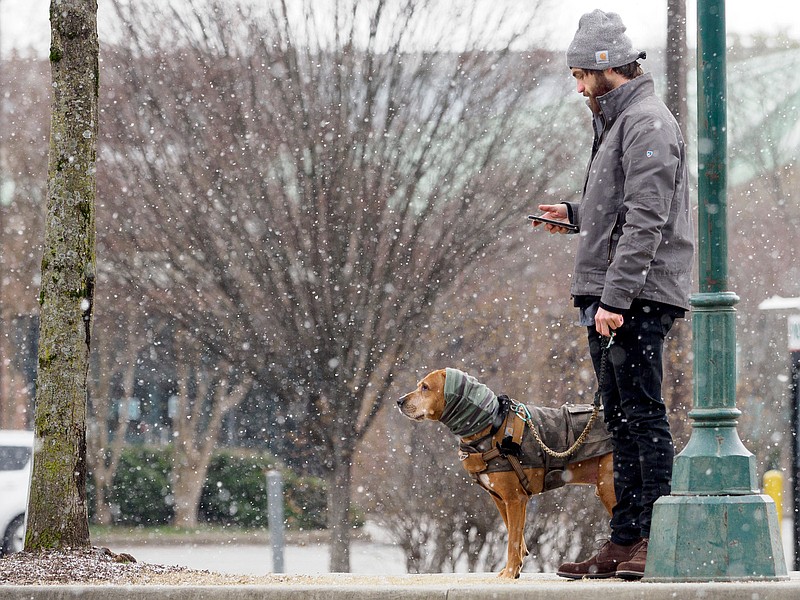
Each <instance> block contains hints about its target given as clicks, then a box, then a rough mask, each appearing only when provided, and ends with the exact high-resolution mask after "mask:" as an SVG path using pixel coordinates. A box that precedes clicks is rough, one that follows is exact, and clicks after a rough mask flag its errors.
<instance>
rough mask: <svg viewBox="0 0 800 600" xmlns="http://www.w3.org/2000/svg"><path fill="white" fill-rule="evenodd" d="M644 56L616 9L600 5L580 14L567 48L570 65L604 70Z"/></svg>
mask: <svg viewBox="0 0 800 600" xmlns="http://www.w3.org/2000/svg"><path fill="white" fill-rule="evenodd" d="M645 56H646V55H645V53H644V52H639V51H638V50H634V49H633V46H632V45H631V40H630V39H629V38H628V36H627V35H625V25H623V24H622V19H621V18H620V16H619V15H618V14H617V13H612V12H609V13H606V12H603V11H602V10H600V9H597V10H595V11H593V12H590V13H586V14H585V15H583V16H582V17H581V20H580V22H579V23H578V31H576V32H575V38H574V39H573V40H572V43H571V44H570V45H569V49H568V50H567V66H568V67H569V68H573V67H575V68H578V69H592V70H599V71H602V70H605V69H613V68H615V67H621V66H622V65H627V64H628V63H632V62H634V61H636V60H638V59H640V58H645Z"/></svg>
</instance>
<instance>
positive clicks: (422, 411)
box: [397, 369, 447, 421]
mask: <svg viewBox="0 0 800 600" xmlns="http://www.w3.org/2000/svg"><path fill="white" fill-rule="evenodd" d="M446 378H447V372H446V371H445V369H439V370H438V371H432V372H431V373H428V374H427V375H426V376H425V377H423V378H422V380H420V382H419V383H418V384H417V389H415V390H414V391H413V392H409V393H407V394H406V395H405V396H403V397H401V398H400V399H399V400H398V401H397V407H398V408H399V409H400V412H401V413H403V414H404V415H405V416H407V417H408V418H409V419H411V420H413V421H423V420H425V419H430V420H431V421H438V420H439V419H440V418H441V417H442V413H443V412H444V406H445V398H444V383H445V379H446Z"/></svg>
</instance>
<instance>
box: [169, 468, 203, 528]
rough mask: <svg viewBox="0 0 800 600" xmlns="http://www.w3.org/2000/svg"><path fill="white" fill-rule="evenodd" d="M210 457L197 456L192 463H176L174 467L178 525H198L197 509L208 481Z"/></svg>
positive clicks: (190, 526) (176, 521)
mask: <svg viewBox="0 0 800 600" xmlns="http://www.w3.org/2000/svg"><path fill="white" fill-rule="evenodd" d="M207 471H208V458H204V459H200V458H199V457H195V460H193V461H192V462H191V464H179V463H177V462H176V463H175V465H174V466H173V468H172V476H173V479H172V494H173V496H174V497H175V518H174V521H173V524H174V525H175V526H176V527H182V528H184V529H191V528H192V527H197V509H198V507H199V506H200V495H201V494H202V492H203V484H204V483H205V481H206V472H207Z"/></svg>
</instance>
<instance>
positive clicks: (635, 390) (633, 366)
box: [589, 304, 675, 544]
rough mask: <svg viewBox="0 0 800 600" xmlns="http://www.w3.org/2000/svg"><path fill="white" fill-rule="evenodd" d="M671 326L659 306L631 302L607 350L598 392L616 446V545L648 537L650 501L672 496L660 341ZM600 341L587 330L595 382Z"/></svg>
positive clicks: (671, 450) (670, 448) (671, 449)
mask: <svg viewBox="0 0 800 600" xmlns="http://www.w3.org/2000/svg"><path fill="white" fill-rule="evenodd" d="M673 323H674V318H673V316H672V315H671V314H670V313H669V312H666V311H664V310H661V308H660V305H658V304H656V305H652V304H647V305H643V304H635V305H634V306H633V307H631V310H630V311H629V312H628V314H626V315H625V322H624V324H623V326H622V327H620V328H619V329H617V330H616V335H615V337H614V343H613V345H612V346H611V348H610V349H609V351H608V355H607V366H606V372H605V376H604V381H603V390H602V391H603V408H604V412H605V421H606V424H607V425H608V429H609V431H610V432H611V437H612V445H613V448H614V489H615V491H616V494H617V505H616V507H615V508H614V511H613V514H612V516H611V541H612V542H614V543H616V544H630V543H632V542H635V541H636V540H638V539H639V537H650V521H651V518H652V514H653V503H654V502H655V501H656V500H657V499H658V498H659V497H660V496H663V495H666V494H669V492H670V483H671V480H672V459H673V457H674V455H675V451H674V447H673V445H672V435H671V434H670V431H669V423H668V421H667V412H666V407H665V406H664V400H663V399H662V397H661V380H662V377H663V367H662V360H663V350H664V338H665V337H666V335H667V333H669V330H670V328H671V327H672V324H673ZM604 340H605V338H601V336H600V334H598V333H597V332H596V331H595V329H594V327H590V328H589V352H590V354H591V356H592V362H593V363H594V368H595V372H596V373H597V377H598V380H600V377H601V375H600V361H601V355H602V344H603V341H604Z"/></svg>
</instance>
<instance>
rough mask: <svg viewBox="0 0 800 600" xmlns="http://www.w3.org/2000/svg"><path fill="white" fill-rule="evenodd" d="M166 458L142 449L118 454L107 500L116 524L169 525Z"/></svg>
mask: <svg viewBox="0 0 800 600" xmlns="http://www.w3.org/2000/svg"><path fill="white" fill-rule="evenodd" d="M169 454H170V453H169V451H168V450H164V449H158V448H148V447H144V446H130V447H128V448H126V449H125V450H124V451H123V452H122V455H121V456H120V464H119V468H118V469H117V472H116V473H115V474H114V484H113V487H112V489H111V498H110V499H109V500H110V502H111V508H112V514H113V516H114V521H115V522H116V523H119V524H124V525H166V524H168V523H170V522H171V521H172V517H173V513H174V511H173V501H172V492H171V489H170V483H169V471H170V456H169Z"/></svg>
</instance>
